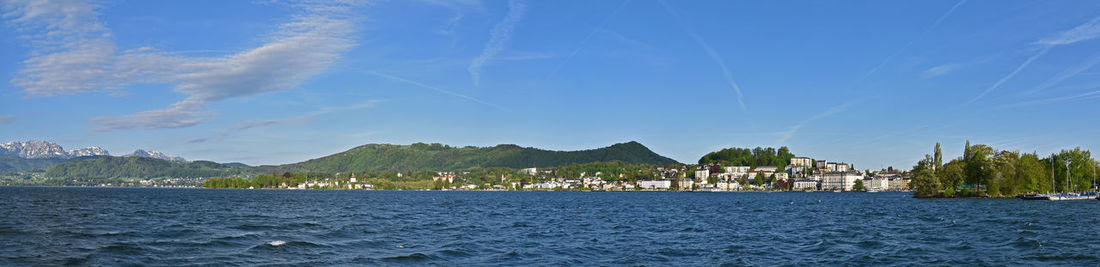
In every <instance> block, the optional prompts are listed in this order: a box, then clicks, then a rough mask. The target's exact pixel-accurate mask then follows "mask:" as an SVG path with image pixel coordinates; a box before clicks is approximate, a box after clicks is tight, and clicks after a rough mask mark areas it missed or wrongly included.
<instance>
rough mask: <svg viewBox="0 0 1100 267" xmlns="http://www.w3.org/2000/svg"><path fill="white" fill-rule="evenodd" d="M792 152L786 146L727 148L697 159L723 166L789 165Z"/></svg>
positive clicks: (704, 162) (703, 162) (792, 155)
mask: <svg viewBox="0 0 1100 267" xmlns="http://www.w3.org/2000/svg"><path fill="white" fill-rule="evenodd" d="M794 157H795V156H794V154H792V153H791V150H790V149H788V148H787V147H785V146H784V147H780V148H779V149H775V148H771V147H768V148H761V147H756V148H753V149H749V148H736V147H734V148H727V149H722V150H719V151H715V152H710V153H707V154H706V155H703V157H702V158H700V159H699V164H700V165H702V164H710V163H717V164H719V165H723V166H752V167H756V166H777V167H780V168H782V167H784V166H787V165H790V163H791V158H794Z"/></svg>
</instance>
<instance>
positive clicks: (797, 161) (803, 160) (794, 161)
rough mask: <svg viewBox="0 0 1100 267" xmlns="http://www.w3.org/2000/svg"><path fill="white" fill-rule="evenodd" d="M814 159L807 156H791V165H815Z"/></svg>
mask: <svg viewBox="0 0 1100 267" xmlns="http://www.w3.org/2000/svg"><path fill="white" fill-rule="evenodd" d="M813 165H814V160H813V159H811V158H807V157H793V158H791V166H799V167H813Z"/></svg>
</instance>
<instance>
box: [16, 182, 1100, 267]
mask: <svg viewBox="0 0 1100 267" xmlns="http://www.w3.org/2000/svg"><path fill="white" fill-rule="evenodd" d="M1098 226H1100V201H1095V200H1089V201H1064V202H1046V201H1022V200H1015V199H1000V200H990V199H933V200H928V199H913V198H911V197H910V195H909V194H907V193H664V192H626V193H612V192H414V191H293V190H210V189H154V188H60V187H0V265H58V264H75V265H128V264H142V265H210V264H213V265H267V264H289V265H328V264H339V265H425V264H438V265H460V266H467V265H720V264H732V265H765V266H767V265H776V264H781V265H835V264H844V265H883V264H897V265H929V264H931V265H1006V264H1007V265H1084V266H1097V265H1100V243H1098V242H1097V241H1098V240H1100V231H1098V230H1097V227H1098Z"/></svg>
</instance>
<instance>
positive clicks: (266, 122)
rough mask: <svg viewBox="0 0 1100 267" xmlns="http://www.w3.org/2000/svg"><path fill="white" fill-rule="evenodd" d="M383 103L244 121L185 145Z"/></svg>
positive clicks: (321, 109)
mask: <svg viewBox="0 0 1100 267" xmlns="http://www.w3.org/2000/svg"><path fill="white" fill-rule="evenodd" d="M381 102H382V101H379V100H368V101H364V102H362V103H359V104H355V105H349V106H337V107H322V108H320V109H318V110H317V111H314V112H310V113H307V114H303V115H298V116H290V117H284V118H274V119H263V120H252V121H243V122H239V123H236V124H233V125H230V126H229V127H226V128H225V129H224V130H222V131H221V133H218V134H217V135H214V136H208V137H197V138H191V139H187V140H186V141H184V143H187V144H193V143H200V142H206V141H210V140H215V139H221V138H225V137H226V136H229V135H230V134H233V133H234V132H239V131H244V130H248V129H252V128H258V127H266V126H271V125H279V124H288V123H303V122H310V121H313V120H315V119H317V118H319V117H321V116H324V115H327V114H330V113H337V112H346V111H354V110H360V109H365V108H370V107H374V106H376V105H378V103H381Z"/></svg>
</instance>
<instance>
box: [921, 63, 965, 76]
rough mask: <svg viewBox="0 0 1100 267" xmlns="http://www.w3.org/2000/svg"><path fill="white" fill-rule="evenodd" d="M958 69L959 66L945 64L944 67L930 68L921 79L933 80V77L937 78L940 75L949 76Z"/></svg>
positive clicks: (923, 73) (922, 74)
mask: <svg viewBox="0 0 1100 267" xmlns="http://www.w3.org/2000/svg"><path fill="white" fill-rule="evenodd" d="M958 68H959V65H958V64H943V65H939V66H935V67H931V68H928V70H925V71H924V72H922V73H921V74H920V77H921V78H923V79H930V78H933V77H937V76H940V75H944V74H947V73H948V72H952V71H954V70H955V69H958Z"/></svg>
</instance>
